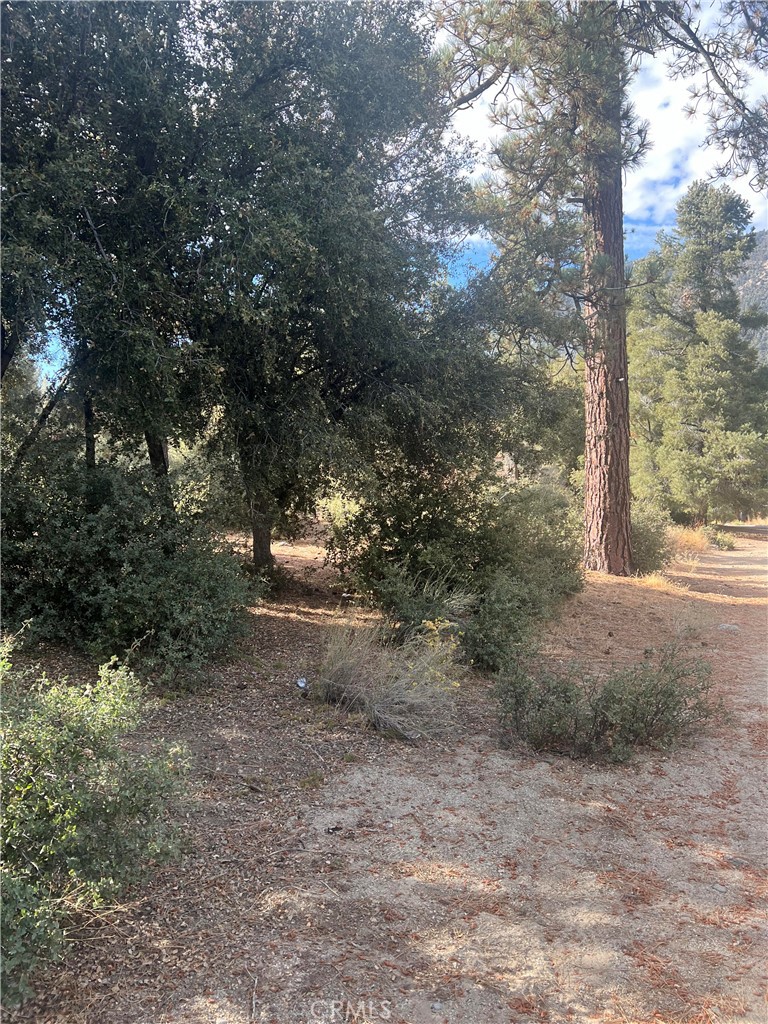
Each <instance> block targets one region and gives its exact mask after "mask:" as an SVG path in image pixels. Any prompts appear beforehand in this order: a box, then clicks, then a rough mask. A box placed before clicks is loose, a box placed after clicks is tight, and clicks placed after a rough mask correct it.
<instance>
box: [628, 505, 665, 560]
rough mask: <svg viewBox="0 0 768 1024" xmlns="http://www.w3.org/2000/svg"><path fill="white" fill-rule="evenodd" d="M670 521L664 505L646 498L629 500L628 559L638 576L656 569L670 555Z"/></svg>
mask: <svg viewBox="0 0 768 1024" xmlns="http://www.w3.org/2000/svg"><path fill="white" fill-rule="evenodd" d="M672 525H673V524H672V519H671V518H670V515H669V513H668V512H667V511H666V509H662V508H659V507H658V506H657V505H654V504H652V503H651V502H649V501H642V500H641V501H635V502H633V503H632V559H633V561H634V564H635V572H636V573H637V574H638V575H639V576H648V575H650V574H651V573H654V572H659V571H660V570H661V569H663V568H664V566H665V565H666V564H667V562H669V560H670V559H671V557H672V552H673V547H672V541H671V538H670V536H669V530H670V528H671V527H672Z"/></svg>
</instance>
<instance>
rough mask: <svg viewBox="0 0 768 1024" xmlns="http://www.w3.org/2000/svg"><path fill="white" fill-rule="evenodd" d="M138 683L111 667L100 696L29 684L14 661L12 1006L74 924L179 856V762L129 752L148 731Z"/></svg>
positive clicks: (8, 824)
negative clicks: (148, 869)
mask: <svg viewBox="0 0 768 1024" xmlns="http://www.w3.org/2000/svg"><path fill="white" fill-rule="evenodd" d="M140 697H141V690H140V687H139V684H138V682H137V681H136V679H135V678H134V677H133V676H132V675H131V674H130V673H129V672H128V671H127V670H126V669H125V668H118V667H117V666H116V665H114V664H113V663H110V664H109V665H104V666H102V668H101V670H100V672H99V678H98V681H97V682H96V683H95V684H93V685H92V686H86V687H79V686H74V685H72V686H71V685H68V683H67V681H66V680H61V681H59V682H50V681H49V680H48V679H46V678H45V677H41V678H39V679H36V680H30V679H28V678H25V677H24V676H23V675H21V674H19V673H16V672H14V671H13V669H12V668H11V667H10V665H9V664H8V660H7V658H6V660H5V662H4V672H3V705H2V790H3V802H2V840H1V845H0V850H1V851H2V885H3V895H4V911H3V934H2V947H3V963H4V985H3V999H4V1001H5V1002H6V1004H7V1005H14V1004H16V1003H18V1002H20V1001H21V1000H22V999H23V998H24V997H25V996H27V995H29V994H30V992H31V987H30V977H31V975H32V972H33V971H34V968H35V967H36V965H37V964H39V962H40V961H41V960H43V959H50V958H51V957H54V956H56V955H57V954H58V953H59V952H60V950H61V948H62V944H63V942H64V939H65V936H66V927H67V923H68V921H69V920H70V919H71V917H72V915H73V914H75V913H78V912H82V911H87V910H88V909H91V908H95V907H101V906H103V905H104V904H105V903H106V902H108V901H109V900H111V899H112V898H114V896H115V895H116V894H117V893H118V892H119V891H120V888H121V887H122V886H123V885H124V884H125V883H126V882H128V881H130V880H132V879H134V878H136V877H138V875H139V873H140V870H141V867H142V865H144V864H146V862H147V861H148V860H149V859H154V860H158V859H161V858H163V857H165V856H167V855H168V854H169V853H170V852H171V849H172V846H171V833H170V831H169V828H168V825H167V822H166V818H165V815H164V811H165V808H166V807H167V805H168V802H169V800H170V799H171V797H172V795H173V793H174V792H175V791H176V788H177V785H178V782H177V775H178V769H179V761H178V754H177V753H176V752H173V751H169V752H165V753H164V754H163V755H162V756H154V757H146V756H141V755H137V754H136V753H133V752H130V751H128V750H126V749H125V748H124V747H123V746H122V745H121V742H120V741H121V738H122V737H123V736H124V734H125V733H126V732H128V731H130V730H131V729H133V728H134V727H135V726H136V724H137V723H138V720H139V714H140Z"/></svg>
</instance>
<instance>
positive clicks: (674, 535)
mask: <svg viewBox="0 0 768 1024" xmlns="http://www.w3.org/2000/svg"><path fill="white" fill-rule="evenodd" d="M667 536H668V539H669V544H670V546H671V548H672V555H673V557H674V558H677V559H680V560H682V561H684V560H685V559H687V558H691V557H692V556H694V557H695V556H696V555H703V554H704V553H705V552H706V551H709V548H710V544H711V541H710V538H709V536H708V535H707V534H706V532H705V531H704V530H702V529H698V530H694V529H693V528H692V527H690V526H671V527H670V528H669V530H668V531H667Z"/></svg>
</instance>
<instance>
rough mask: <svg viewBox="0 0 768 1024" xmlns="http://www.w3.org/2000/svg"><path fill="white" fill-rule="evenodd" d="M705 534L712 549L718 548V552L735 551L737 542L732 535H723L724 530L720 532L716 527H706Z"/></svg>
mask: <svg viewBox="0 0 768 1024" xmlns="http://www.w3.org/2000/svg"><path fill="white" fill-rule="evenodd" d="M703 533H704V536H705V537H706V538H707V540H708V541H709V543H710V544H711V545H712V547H714V548H717V550H718V551H735V549H736V541H735V540H734V539H733V537H732V536H731V535H730V533H723V531H722V530H718V529H716V528H715V527H714V526H705V527H704V530H703Z"/></svg>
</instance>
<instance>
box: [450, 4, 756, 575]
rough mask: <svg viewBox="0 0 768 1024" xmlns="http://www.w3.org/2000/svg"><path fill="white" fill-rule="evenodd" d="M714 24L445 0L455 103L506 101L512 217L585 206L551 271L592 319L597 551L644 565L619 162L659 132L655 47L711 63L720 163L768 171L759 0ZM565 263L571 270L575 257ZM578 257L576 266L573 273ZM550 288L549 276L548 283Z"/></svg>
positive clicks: (593, 8)
mask: <svg viewBox="0 0 768 1024" xmlns="http://www.w3.org/2000/svg"><path fill="white" fill-rule="evenodd" d="M720 13H721V17H720V20H719V22H718V24H716V25H714V26H711V27H710V28H709V29H708V30H707V33H706V34H704V33H703V32H702V31H701V29H700V27H699V26H698V25H697V24H696V22H695V20H694V13H693V9H692V7H691V6H690V5H689V4H687V3H683V2H676V0H670V2H643V3H640V2H635V0H545V2H538V0H534V2H524V0H496V2H491V0H488V2H484V3H482V2H481V3H478V2H471V0H457V2H448V3H443V4H442V5H440V8H439V21H440V23H441V24H442V25H443V26H444V27H445V28H447V29H448V30H449V31H450V32H451V34H452V36H453V45H452V47H451V50H450V53H449V54H448V61H447V62H448V64H449V66H450V69H451V73H452V76H453V82H454V91H455V95H456V102H457V104H459V105H461V104H467V103H471V102H473V101H474V100H475V98H476V97H477V96H478V95H480V94H481V93H482V92H487V91H488V90H489V89H491V88H493V89H495V90H497V92H496V100H495V101H494V103H493V111H494V117H495V119H496V121H497V123H499V124H500V125H501V126H502V127H504V128H505V129H507V130H508V135H507V138H506V139H505V140H504V141H503V142H502V144H501V146H500V147H499V153H498V156H499V161H500V164H501V167H502V169H503V173H504V180H505V185H506V195H507V201H508V204H509V206H510V219H517V220H518V221H519V220H520V219H521V218H522V219H523V220H528V221H537V222H538V223H540V224H544V225H547V226H549V227H550V228H551V227H552V226H553V225H554V224H556V223H557V222H558V221H559V219H560V218H561V217H566V218H567V217H569V215H570V216H571V217H572V214H573V211H574V209H575V208H578V209H579V210H580V211H581V220H582V223H581V232H582V241H583V256H582V258H581V260H580V261H579V263H578V265H577V266H574V265H573V264H568V263H567V261H564V259H563V256H562V254H561V253H558V252H554V253H552V254H551V255H552V266H553V271H554V274H553V277H555V278H559V279H560V280H561V281H562V282H563V284H564V287H563V288H562V289H561V294H564V295H568V296H570V297H571V298H572V299H573V301H574V302H575V304H576V307H577V309H578V310H579V311H580V313H581V316H582V320H583V332H584V338H583V347H584V360H585V414H586V443H585V564H586V566H587V568H590V569H595V570H599V571H605V572H610V573H613V574H617V575H625V574H628V573H630V572H631V571H632V553H631V540H630V489H629V436H630V435H629V398H628V374H627V346H626V285H625V272H624V247H623V213H622V175H623V172H624V170H625V169H626V168H627V167H628V166H630V165H631V163H632V162H633V161H636V160H638V159H640V158H641V157H642V155H643V153H644V152H645V150H646V148H647V134H646V126H644V125H642V124H639V123H638V122H637V120H636V118H635V117H634V116H633V113H632V110H631V107H630V105H629V104H628V102H627V93H628V85H629V82H630V80H631V78H632V76H633V74H634V73H636V71H637V70H638V68H639V65H640V61H641V58H642V56H643V55H644V54H655V53H659V52H662V51H667V52H669V54H670V56H671V58H672V62H673V64H672V67H673V71H672V73H673V74H684V73H691V72H693V71H697V70H701V71H703V72H704V80H705V84H704V86H703V92H702V96H701V97H699V98H700V99H702V100H704V101H705V102H706V104H707V116H708V118H709V127H710V133H709V140H708V141H709V142H711V143H712V144H715V145H718V146H720V147H721V148H722V149H723V150H724V152H726V154H727V156H726V163H725V165H724V167H723V171H724V172H731V173H745V172H746V171H747V170H749V169H752V170H754V172H755V178H754V183H755V185H756V186H757V187H760V186H762V185H765V183H766V181H768V105H766V104H763V106H762V107H761V108H759V109H751V108H750V107H749V106H748V105H747V103H746V101H745V99H744V95H743V87H744V72H743V65H744V62H750V61H752V62H754V63H756V64H759V63H761V62H762V61H764V60H765V56H766V31H765V24H764V18H763V16H762V14H761V9H760V5H759V4H756V3H753V2H749V0H747V2H745V3H740V4H737V3H730V2H729V3H725V4H724V5H723V7H722V9H721V12H720ZM563 270H564V271H565V273H563ZM574 271H579V272H580V273H579V274H578V275H576V276H575V275H574ZM542 291H545V292H546V294H547V295H548V296H551V293H552V288H551V287H547V288H546V289H542Z"/></svg>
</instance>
